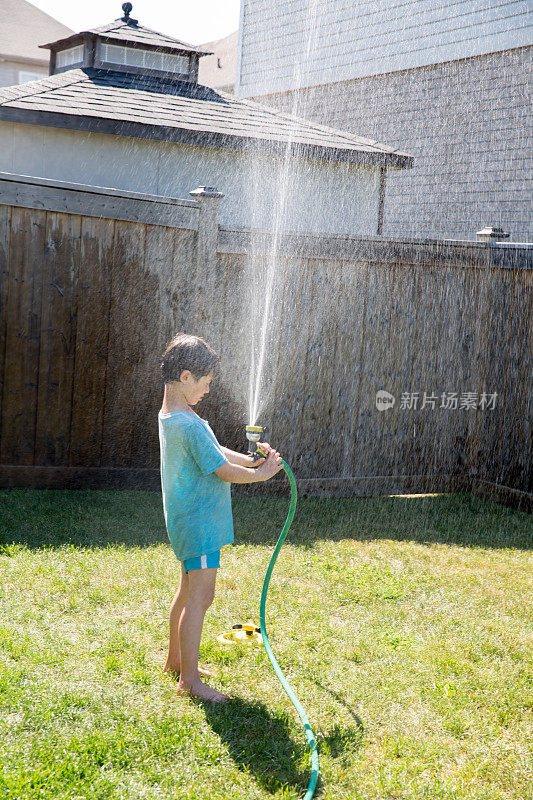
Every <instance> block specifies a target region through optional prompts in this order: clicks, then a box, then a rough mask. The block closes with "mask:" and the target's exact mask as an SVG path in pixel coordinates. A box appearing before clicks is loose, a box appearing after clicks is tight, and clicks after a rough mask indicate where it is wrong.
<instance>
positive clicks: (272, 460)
mask: <svg viewBox="0 0 533 800" xmlns="http://www.w3.org/2000/svg"><path fill="white" fill-rule="evenodd" d="M281 461H282V458H281V456H280V454H279V453H278V452H277V451H276V450H270V452H269V454H268V458H266V459H263V461H262V462H261V463H260V465H259V466H258V467H255V468H252V467H241V466H240V465H239V464H231V463H230V462H229V461H227V462H226V463H225V464H222V466H221V467H219V468H218V469H216V470H215V475H218V477H219V478H221V479H222V480H223V481H226V483H257V482H258V481H268V479H269V478H273V477H274V475H276V474H277V473H278V472H279V471H280V469H281V468H282V467H281Z"/></svg>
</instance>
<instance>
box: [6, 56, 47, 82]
mask: <svg viewBox="0 0 533 800" xmlns="http://www.w3.org/2000/svg"><path fill="white" fill-rule="evenodd" d="M21 73H30V74H31V75H38V76H39V78H46V77H48V63H46V64H42V65H41V64H39V65H37V64H26V63H24V62H23V61H13V60H8V59H1V58H0V86H15V84H17V83H23V82H25V81H23V80H22V78H23V76H21Z"/></svg>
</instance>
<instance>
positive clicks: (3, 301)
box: [0, 205, 11, 437]
mask: <svg viewBox="0 0 533 800" xmlns="http://www.w3.org/2000/svg"><path fill="white" fill-rule="evenodd" d="M10 234H11V206H6V205H0V423H1V420H2V395H3V386H4V374H5V371H4V366H5V357H6V335H7V289H8V281H9V252H10ZM1 435H2V431H1V424H0V437H1Z"/></svg>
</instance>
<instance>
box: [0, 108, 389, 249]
mask: <svg viewBox="0 0 533 800" xmlns="http://www.w3.org/2000/svg"><path fill="white" fill-rule="evenodd" d="M0 171H3V172H13V173H18V174H22V175H33V176H40V177H43V178H50V179H56V180H64V181H71V182H74V183H85V184H91V185H93V186H106V187H111V188H115V189H129V190H131V191H136V192H145V193H147V194H161V195H167V196H170V197H176V198H186V199H190V198H189V191H190V190H191V189H195V188H196V187H197V186H216V187H217V188H218V189H219V191H221V192H223V193H224V195H225V197H224V199H223V200H222V203H221V207H220V221H221V224H223V225H239V226H240V225H243V226H251V227H254V228H267V229H268V228H271V227H272V225H273V222H274V219H275V215H276V213H277V212H279V210H280V203H281V202H282V198H283V197H284V196H286V197H287V198H288V202H287V204H286V208H285V210H283V214H282V224H281V228H282V229H284V230H293V231H309V232H317V233H318V232H323V233H340V234H342V233H349V234H354V235H375V233H376V230H377V217H378V196H379V170H378V169H375V168H370V167H356V166H354V165H350V164H339V163H337V162H318V161H311V160H305V159H302V160H299V161H293V162H292V163H291V169H290V170H288V171H287V175H285V172H286V171H285V170H284V163H283V159H281V158H271V157H267V156H263V155H257V154H255V155H250V156H247V155H246V154H245V153H242V152H237V151H233V150H221V149H216V148H203V147H192V146H188V145H178V144H171V143H167V142H155V141H148V140H145V139H133V138H127V137H125V136H111V135H107V134H97V133H81V132H77V131H68V130H64V129H60V128H47V127H41V126H37V125H20V124H18V123H7V122H0ZM285 178H286V180H285ZM0 202H1V197H0Z"/></svg>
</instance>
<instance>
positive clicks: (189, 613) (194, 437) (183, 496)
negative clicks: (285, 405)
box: [159, 333, 282, 703]
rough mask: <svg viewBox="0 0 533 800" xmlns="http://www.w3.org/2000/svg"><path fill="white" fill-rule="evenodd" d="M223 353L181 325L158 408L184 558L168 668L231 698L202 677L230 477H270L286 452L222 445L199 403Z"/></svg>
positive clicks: (205, 693)
mask: <svg viewBox="0 0 533 800" xmlns="http://www.w3.org/2000/svg"><path fill="white" fill-rule="evenodd" d="M218 365H219V360H218V356H217V354H216V353H215V352H214V350H212V349H211V348H210V347H209V345H208V344H207V343H206V342H205V341H204V340H203V339H201V338H200V337H198V336H189V335H187V334H184V333H179V334H178V335H177V336H175V337H174V339H172V341H171V342H170V344H169V345H168V347H167V349H166V350H165V353H164V354H163V360H162V363H161V369H162V373H163V381H164V384H165V394H164V397H163V405H162V407H161V411H160V412H159V441H160V446H161V485H162V490H163V509H164V513H165V522H166V526H167V532H168V536H169V539H170V543H171V545H172V549H173V550H174V553H175V554H176V557H177V558H178V560H179V561H181V562H182V565H181V580H180V586H179V589H178V591H177V592H176V595H175V597H174V599H173V601H172V604H171V606H170V637H169V647H168V657H167V661H166V664H165V667H164V669H165V671H166V672H170V673H171V674H178V673H179V683H178V694H180V695H185V694H187V695H192V696H195V697H200V698H202V699H204V700H211V701H214V702H219V703H220V702H225V701H226V700H228V699H229V698H228V695H225V694H222V692H217V691H216V690H215V689H213V688H212V687H211V686H208V685H207V684H205V683H203V682H202V680H201V679H200V674H202V675H208V674H210V673H208V672H206V671H205V670H200V669H199V668H198V653H199V649H200V638H201V635H202V626H203V622H204V617H205V613H206V611H207V609H208V608H209V606H210V605H211V603H212V602H213V598H214V594H215V581H216V574H217V568H218V567H219V566H220V548H221V547H222V546H223V545H225V544H230V543H231V542H233V517H232V513H231V490H230V484H231V483H255V482H257V481H266V480H268V479H269V478H272V477H273V476H274V475H276V473H277V472H279V470H280V469H281V460H282V459H281V456H280V454H279V453H278V452H276V451H275V450H273V449H272V448H271V447H270V445H268V444H265V443H262V444H261V447H262V449H263V450H264V451H265V452H266V453H267V458H266V459H265V458H262V459H260V460H258V461H256V462H255V463H254V462H253V460H252V458H251V457H250V456H247V455H243V454H241V453H235V452H233V451H232V450H228V449H227V448H225V447H221V446H220V445H219V443H218V442H217V440H216V438H215V435H214V433H213V431H212V430H211V428H210V427H209V423H208V422H207V421H206V420H204V419H202V418H201V417H200V416H198V414H197V413H196V412H195V411H194V410H193V406H195V405H196V404H197V403H199V402H200V400H201V399H202V398H203V397H204V395H206V394H208V392H209V386H210V384H211V381H212V380H213V378H214V376H215V374H216V372H217V370H218Z"/></svg>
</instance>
